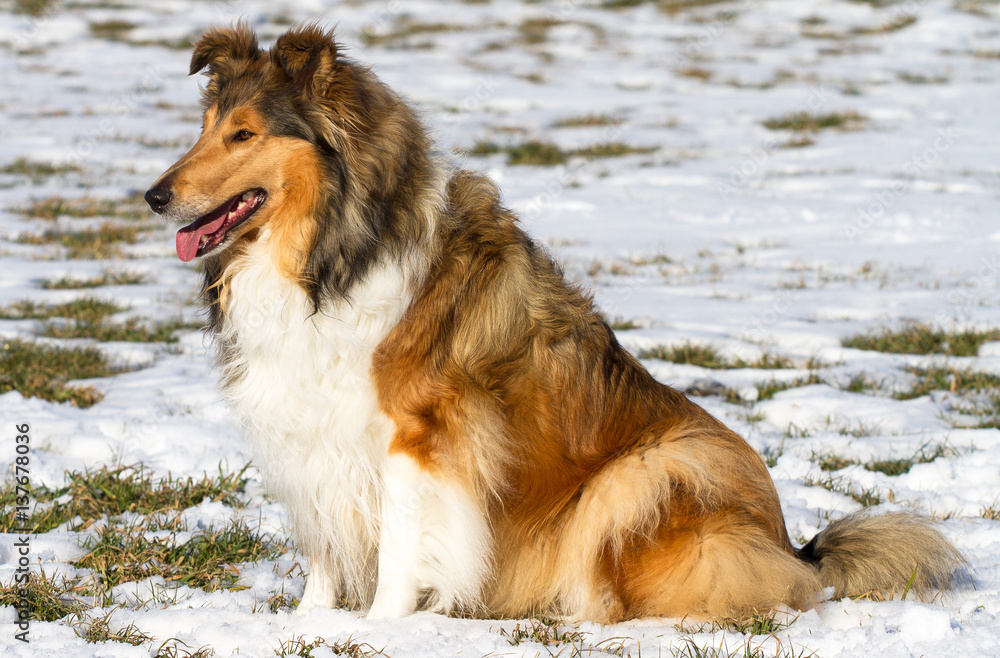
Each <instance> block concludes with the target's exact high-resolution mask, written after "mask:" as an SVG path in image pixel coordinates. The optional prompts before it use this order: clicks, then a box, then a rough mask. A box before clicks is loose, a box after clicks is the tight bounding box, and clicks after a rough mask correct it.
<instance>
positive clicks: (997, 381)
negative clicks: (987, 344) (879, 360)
mask: <svg viewBox="0 0 1000 658" xmlns="http://www.w3.org/2000/svg"><path fill="white" fill-rule="evenodd" d="M976 349H977V350H978V347H977V348H976ZM907 371H908V372H910V373H911V374H913V375H914V376H916V377H917V379H918V381H917V383H916V384H915V385H914V386H913V388H911V389H910V390H909V391H903V392H901V393H897V394H896V395H895V398H896V399H897V400H912V399H914V398H919V397H923V396H924V395H928V394H929V393H930V392H931V391H950V392H952V393H963V392H967V391H974V392H982V391H993V390H996V389H998V388H1000V375H994V374H993V373H989V372H976V371H974V370H970V369H965V370H959V369H957V368H948V367H941V366H930V367H927V368H916V367H913V368H907Z"/></svg>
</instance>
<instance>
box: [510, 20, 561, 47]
mask: <svg viewBox="0 0 1000 658" xmlns="http://www.w3.org/2000/svg"><path fill="white" fill-rule="evenodd" d="M565 23H566V21H564V20H562V19H560V18H555V17H551V16H539V17H534V18H525V19H524V20H523V21H521V24H520V25H518V26H517V32H518V34H519V35H520V40H521V42H522V43H526V44H529V45H537V44H540V43H545V42H546V41H548V40H549V30H551V29H552V28H553V27H555V26H557V25H564V24H565Z"/></svg>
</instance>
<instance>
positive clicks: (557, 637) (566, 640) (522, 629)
mask: <svg viewBox="0 0 1000 658" xmlns="http://www.w3.org/2000/svg"><path fill="white" fill-rule="evenodd" d="M500 635H502V636H503V637H505V638H507V642H509V643H510V645H511V646H512V647H516V646H520V645H521V644H522V643H525V642H534V643H536V644H540V645H542V646H543V647H551V646H559V645H566V644H568V645H571V646H572V647H573V648H575V645H578V644H580V643H582V642H583V640H584V634H583V633H581V632H580V631H576V630H570V629H569V628H566V629H562V630H561V629H560V624H559V622H558V621H556V620H554V619H545V618H540V619H529V620H528V621H527V623H526V624H524V626H522V625H521V624H515V625H514V628H513V629H512V630H510V631H507V630H506V629H500ZM546 650H547V651H548V649H546ZM549 653H550V654H551V651H549ZM570 655H574V656H575V655H577V653H575V652H574V651H572V649H571V652H570Z"/></svg>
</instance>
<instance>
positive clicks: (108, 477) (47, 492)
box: [0, 465, 248, 534]
mask: <svg viewBox="0 0 1000 658" xmlns="http://www.w3.org/2000/svg"><path fill="white" fill-rule="evenodd" d="M247 468H248V467H247V466H244V467H243V468H242V469H241V470H240V471H238V472H236V473H223V472H222V470H221V468H220V470H219V474H218V475H217V476H216V477H212V478H210V477H208V476H205V477H203V478H202V479H201V480H195V479H194V478H191V477H188V478H174V477H172V476H167V477H166V478H159V479H154V478H153V475H152V474H151V473H149V472H148V471H146V470H145V469H144V468H143V467H142V466H141V465H140V466H138V467H135V466H115V467H112V468H109V467H108V466H102V467H101V468H99V469H97V470H94V471H84V472H82V473H81V472H70V473H67V474H66V479H67V480H68V484H66V485H65V486H62V487H58V488H56V489H49V488H47V487H37V488H34V489H32V491H31V498H32V499H33V500H35V501H37V502H38V503H40V504H38V505H36V507H35V508H34V510H33V511H32V512H31V513H30V514H29V515H28V517H27V518H26V519H24V520H18V521H16V524H15V519H14V518H13V515H11V514H4V515H3V517H0V532H10V531H11V528H13V527H18V528H27V529H28V530H29V531H30V532H31V533H32V534H37V533H42V532H49V531H51V530H54V529H55V528H57V527H59V526H61V525H63V524H64V523H66V522H68V521H74V523H73V527H74V529H77V530H79V529H82V528H87V527H89V526H90V524H91V523H93V522H94V521H96V520H97V519H101V518H104V517H106V516H107V517H114V516H120V515H122V514H124V513H126V512H130V513H134V514H141V515H149V514H164V513H168V512H181V511H183V510H185V509H188V508H189V507H194V506H196V505H200V504H201V502H202V501H203V500H205V499H206V498H208V499H209V500H211V501H213V502H215V501H221V502H222V503H224V504H226V505H229V506H230V507H242V505H243V503H242V499H241V494H242V493H243V492H244V491H245V488H246V482H247V478H246V477H245V476H244V474H245V473H246V470H247ZM16 495H17V487H16V484H15V483H13V482H9V483H7V484H6V485H4V487H3V488H2V489H0V505H2V506H3V507H4V509H5V510H8V508H11V507H12V506H13V505H14V501H15V500H16V498H15V497H16ZM63 497H68V499H67V500H66V502H62V503H59V504H49V503H53V501H55V500H57V499H62V498H63Z"/></svg>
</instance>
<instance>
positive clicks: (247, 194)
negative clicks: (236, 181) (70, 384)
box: [240, 192, 253, 205]
mask: <svg viewBox="0 0 1000 658" xmlns="http://www.w3.org/2000/svg"><path fill="white" fill-rule="evenodd" d="M252 198H253V192H244V193H243V200H244V201H249V200H250V199H252ZM240 205H243V204H242V203H241V204H240Z"/></svg>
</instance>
